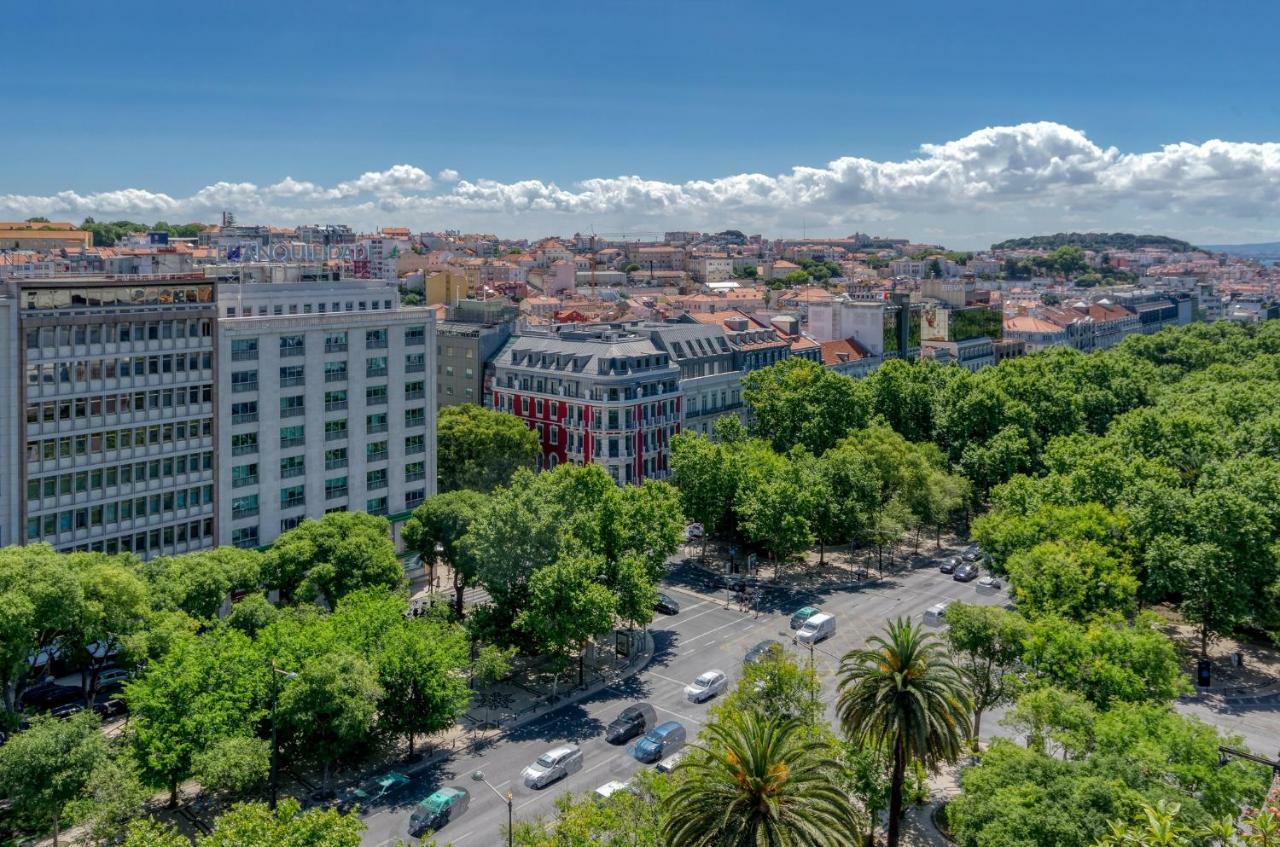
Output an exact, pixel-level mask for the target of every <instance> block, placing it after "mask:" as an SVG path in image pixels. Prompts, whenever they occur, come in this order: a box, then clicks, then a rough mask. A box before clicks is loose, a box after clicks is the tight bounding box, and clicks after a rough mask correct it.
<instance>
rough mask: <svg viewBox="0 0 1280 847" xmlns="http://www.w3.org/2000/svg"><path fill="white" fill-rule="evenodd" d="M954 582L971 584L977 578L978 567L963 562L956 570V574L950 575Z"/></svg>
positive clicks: (971, 563)
mask: <svg viewBox="0 0 1280 847" xmlns="http://www.w3.org/2000/svg"><path fill="white" fill-rule="evenodd" d="M951 578H952V579H954V580H955V581H956V582H973V581H974V580H975V579H977V578H978V566H977V565H975V564H974V563H973V562H965V563H964V564H963V565H961V566H960V567H958V568H956V572H955V573H953V574H952V575H951Z"/></svg>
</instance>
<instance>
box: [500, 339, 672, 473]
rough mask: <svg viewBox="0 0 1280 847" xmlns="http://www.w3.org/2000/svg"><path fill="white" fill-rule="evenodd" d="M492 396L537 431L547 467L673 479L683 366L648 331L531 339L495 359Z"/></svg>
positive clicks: (509, 346)
mask: <svg viewBox="0 0 1280 847" xmlns="http://www.w3.org/2000/svg"><path fill="white" fill-rule="evenodd" d="M488 396H489V397H490V403H491V405H492V406H493V408H495V409H498V410H499V411H503V412H510V413H511V414H513V415H515V416H517V417H519V418H520V419H521V420H523V421H524V422H525V423H526V424H527V425H528V426H529V427H530V428H531V429H534V430H536V431H537V433H538V437H539V440H540V441H541V442H542V459H541V462H540V467H543V468H553V467H555V466H556V465H558V464H563V463H565V462H574V463H576V464H586V463H594V464H597V465H600V466H602V467H603V468H604V469H605V470H607V471H608V472H609V475H610V476H612V477H613V479H614V481H615V482H617V483H619V484H626V483H639V482H641V481H643V480H646V479H666V478H667V477H668V476H670V474H671V463H670V457H671V439H672V438H673V437H675V435H676V434H677V433H679V432H680V422H681V420H682V416H683V413H684V409H683V400H684V398H683V394H682V392H681V388H680V367H679V365H677V364H676V363H675V362H673V361H672V359H671V356H670V354H668V353H667V352H666V351H665V350H662V349H660V348H659V347H658V346H657V345H656V344H654V342H653V341H652V340H651V339H650V336H649V333H647V332H639V331H636V330H632V329H622V328H617V327H608V326H606V327H601V326H588V327H581V326H557V327H551V328H548V329H545V330H533V329H529V330H525V331H524V332H523V333H522V334H521V335H516V336H513V337H512V338H511V339H509V340H508V341H507V343H506V344H505V345H504V346H503V348H502V349H501V350H500V351H498V354H497V355H496V356H495V357H494V359H493V375H492V382H491V385H490V390H489V392H488Z"/></svg>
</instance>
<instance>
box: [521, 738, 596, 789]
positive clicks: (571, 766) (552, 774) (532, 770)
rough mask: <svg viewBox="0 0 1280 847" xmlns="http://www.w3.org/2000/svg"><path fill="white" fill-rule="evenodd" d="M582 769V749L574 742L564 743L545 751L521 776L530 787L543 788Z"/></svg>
mask: <svg viewBox="0 0 1280 847" xmlns="http://www.w3.org/2000/svg"><path fill="white" fill-rule="evenodd" d="M581 769H582V750H580V749H579V748H578V747H577V746H575V745H573V744H564V745H561V746H560V747H553V748H552V749H550V750H548V751H547V752H545V753H543V754H542V755H541V756H539V757H538V758H537V761H535V762H534V763H533V764H531V765H529V767H527V768H525V769H524V773H523V774H521V776H522V777H523V778H524V784H525V785H527V786H529V787H530V788H543V787H545V786H548V785H550V784H551V783H553V782H555V781H556V780H557V779H563V778H564V777H566V776H568V775H569V774H571V773H575V772H577V771H579V770H581Z"/></svg>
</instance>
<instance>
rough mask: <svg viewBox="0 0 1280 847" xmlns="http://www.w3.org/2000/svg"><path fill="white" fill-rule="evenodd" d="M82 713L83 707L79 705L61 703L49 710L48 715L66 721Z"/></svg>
mask: <svg viewBox="0 0 1280 847" xmlns="http://www.w3.org/2000/svg"><path fill="white" fill-rule="evenodd" d="M83 711H84V705H83V704H81V703H63V704H62V705H61V706H56V707H54V708H52V709H50V710H49V714H50V715H52V716H53V717H55V718H62V719H63V720H66V719H67V718H69V717H72V716H73V715H78V714H80V713H81V712H83Z"/></svg>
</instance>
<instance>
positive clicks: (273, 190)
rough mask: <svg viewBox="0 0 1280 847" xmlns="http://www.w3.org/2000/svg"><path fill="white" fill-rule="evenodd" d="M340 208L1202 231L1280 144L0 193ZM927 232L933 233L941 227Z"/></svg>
mask: <svg viewBox="0 0 1280 847" xmlns="http://www.w3.org/2000/svg"><path fill="white" fill-rule="evenodd" d="M222 209H230V210H232V211H234V212H236V213H237V214H238V216H239V217H240V219H241V220H247V219H253V220H261V221H264V222H271V223H291V222H300V221H319V220H325V221H330V220H331V221H345V222H350V223H352V224H355V225H357V226H361V227H372V226H375V225H378V224H390V223H397V224H402V225H407V226H412V227H419V228H442V227H446V226H447V227H458V226H464V227H483V228H485V229H487V230H491V231H497V232H501V233H510V234H537V233H540V232H547V231H566V230H570V229H584V228H585V227H586V226H588V225H596V226H597V228H600V227H601V226H610V227H613V228H625V227H628V226H630V227H633V228H634V227H637V226H638V227H641V228H644V229H662V228H685V227H698V228H720V227H729V226H733V227H738V228H744V227H751V228H753V229H758V230H762V231H766V232H774V233H780V232H794V231H796V230H797V229H799V226H800V224H801V221H803V222H804V225H805V226H806V228H807V229H808V231H810V232H823V231H825V232H830V233H847V232H849V231H851V230H852V229H855V228H857V229H862V230H864V231H879V232H884V233H886V234H891V233H893V234H902V235H911V234H912V233H913V232H915V233H920V234H922V237H923V233H942V234H944V235H945V236H946V240H948V241H950V242H952V243H967V244H969V245H976V244H981V243H984V242H989V241H990V240H992V238H993V237H1003V236H1005V235H1018V234H1027V233H1030V232H1034V231H1042V230H1045V229H1050V230H1053V229H1064V228H1097V229H1139V228H1141V229H1148V230H1149V229H1156V228H1159V229H1163V230H1165V231H1167V232H1169V233H1170V234H1175V235H1182V236H1184V237H1190V238H1195V237H1197V236H1198V234H1203V235H1204V236H1206V237H1207V236H1212V237H1213V238H1214V239H1215V240H1218V239H1221V238H1222V236H1223V233H1232V232H1235V233H1239V234H1240V237H1241V238H1242V240H1243V239H1245V238H1247V237H1253V236H1254V235H1267V234H1269V235H1271V236H1275V235H1280V233H1276V232H1275V231H1274V230H1273V229H1271V226H1272V223H1273V221H1274V220H1275V219H1276V217H1277V216H1278V215H1280V144H1277V143H1274V142H1267V143H1249V142H1230V141H1221V140H1212V141H1206V142H1203V143H1200V144H1191V143H1176V144H1169V145H1166V146H1164V147H1161V148H1160V149H1158V150H1153V151H1149V152H1136V153H1124V152H1121V151H1119V150H1117V149H1116V148H1114V147H1102V146H1100V145H1098V144H1097V143H1095V142H1094V141H1093V140H1091V139H1090V138H1089V137H1088V136H1086V135H1085V133H1083V132H1082V131H1080V130H1077V129H1073V128H1072V127H1068V126H1064V125H1062V124H1057V123H1051V122H1040V123H1027V124H1020V125H1017V126H1003V127H988V128H986V129H981V130H978V131H976V132H973V133H970V134H969V135H966V136H964V137H963V138H958V139H955V140H953V141H948V142H945V143H940V144H924V145H921V147H920V149H919V152H918V154H917V155H916V156H915V157H913V158H909V159H905V160H902V161H876V160H874V159H868V158H863V157H858V156H846V157H842V158H839V159H836V160H834V161H831V162H828V163H827V164H826V165H823V166H821V167H810V166H796V167H794V168H792V169H791V170H790V171H787V172H784V173H781V174H776V175H769V174H761V173H744V174H734V175H729V176H720V177H714V178H709V179H696V180H689V181H686V182H664V181H661V180H653V179H646V178H644V177H642V176H638V175H622V176H614V177H597V178H584V179H582V180H581V181H580V182H577V183H575V184H573V185H570V186H567V187H566V186H561V185H559V184H557V183H555V182H550V181H543V180H538V179H531V180H522V181H518V182H499V181H496V180H491V179H474V180H469V179H461V178H460V177H459V174H458V172H457V171H455V170H453V169H451V168H445V169H442V170H440V171H439V172H438V173H437V176H436V177H435V178H434V179H433V178H432V176H431V175H430V174H429V173H428V172H427V171H426V170H424V169H422V168H419V167H416V166H413V165H408V164H399V165H394V166H392V167H390V168H387V169H386V170H382V171H369V172H366V173H363V174H361V175H360V176H359V177H357V178H355V179H351V180H345V181H341V182H338V183H336V184H335V185H332V186H323V185H318V184H316V183H314V182H309V181H305V180H297V179H294V178H293V177H288V176H286V177H285V178H284V179H282V180H280V181H279V182H276V183H275V184H273V185H269V186H265V187H259V186H257V185H255V184H253V183H249V182H217V183H214V184H212V185H209V186H207V187H205V188H202V189H200V190H199V191H197V192H195V193H194V194H192V195H190V196H188V197H173V196H171V195H169V194H164V193H157V192H154V191H149V190H145V189H136V188H134V189H122V190H119V191H109V192H102V193H97V194H85V195H82V194H79V193H77V192H75V191H61V192H58V193H56V194H51V195H48V196H24V195H12V194H10V195H0V215H2V216H6V217H29V216H32V215H45V216H50V217H54V216H58V217H64V218H71V219H75V218H76V217H78V216H84V215H93V216H94V217H99V218H101V217H108V218H111V217H132V218H141V219H144V220H151V219H156V218H160V217H164V218H165V219H167V220H171V221H172V220H188V219H195V220H212V219H214V218H215V217H216V214H217V212H219V211H221V210H222ZM935 237H936V236H935Z"/></svg>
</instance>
